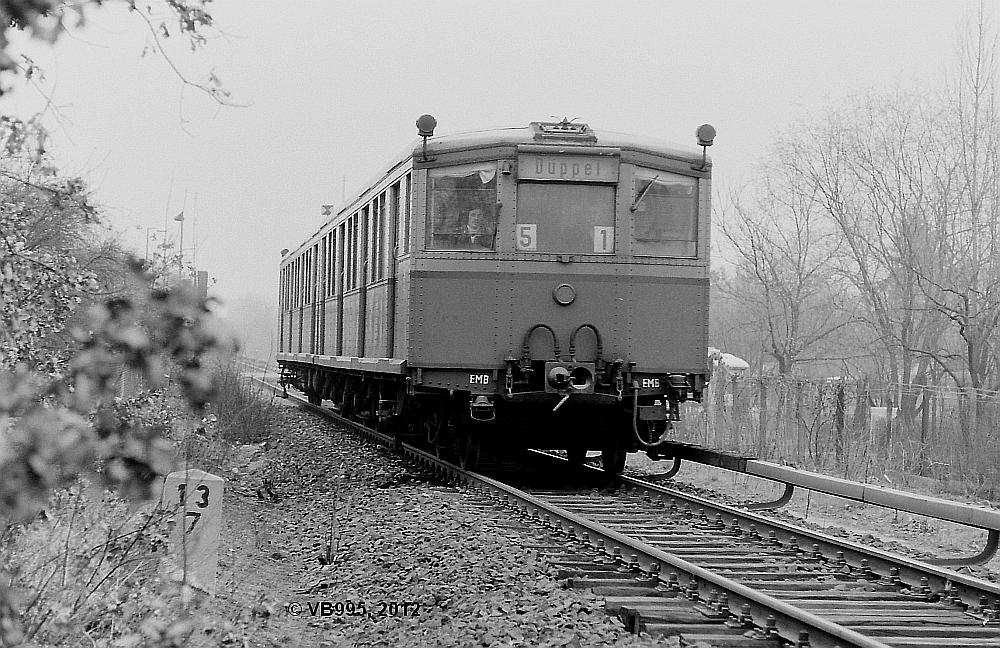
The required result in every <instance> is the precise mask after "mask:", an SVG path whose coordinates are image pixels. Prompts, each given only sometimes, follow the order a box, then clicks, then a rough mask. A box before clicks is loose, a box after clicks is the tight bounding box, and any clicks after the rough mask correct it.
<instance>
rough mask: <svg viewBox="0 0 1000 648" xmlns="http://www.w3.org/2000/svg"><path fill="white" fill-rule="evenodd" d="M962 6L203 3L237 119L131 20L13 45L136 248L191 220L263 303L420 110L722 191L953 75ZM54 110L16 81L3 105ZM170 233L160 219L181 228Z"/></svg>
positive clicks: (65, 158) (235, 284)
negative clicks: (571, 139) (518, 129)
mask: <svg viewBox="0 0 1000 648" xmlns="http://www.w3.org/2000/svg"><path fill="white" fill-rule="evenodd" d="M976 6H977V5H976V4H975V3H971V2H958V1H953V0H943V1H936V2H929V1H928V2H884V1H883V2H870V1H859V2H837V3H820V2H816V3H803V2H801V1H796V2H762V1H758V2H753V3H749V2H734V1H730V2H662V1H653V2H621V3H617V2H608V1H606V0H605V1H603V2H539V1H535V2H519V1H514V0H507V1H504V2H499V3H470V2H431V1H424V2H391V3H390V2H375V1H371V0H370V1H367V2H352V3H346V2H333V1H325V0H323V1H321V0H299V1H296V2H279V1H277V0H275V1H272V2H263V1H256V0H214V2H212V3H211V5H210V7H211V8H212V11H213V13H214V16H215V19H216V22H217V26H218V28H219V32H220V33H219V34H218V35H217V36H216V37H214V38H212V39H211V41H210V43H209V44H208V46H207V47H205V48H203V49H202V50H200V51H199V53H198V54H196V55H194V56H191V55H190V54H189V53H188V52H187V51H186V48H185V45H184V43H183V42H182V41H181V40H179V39H176V38H174V39H170V41H168V44H169V51H170V53H171V60H172V61H173V62H174V63H175V64H176V65H177V66H178V67H179V68H180V69H181V70H182V71H183V73H184V74H185V75H187V76H188V77H189V78H191V79H192V80H202V79H204V78H206V77H207V75H208V74H209V72H214V74H215V75H216V76H218V77H219V78H220V79H221V80H222V81H223V82H224V84H225V86H226V88H227V89H228V90H229V91H231V93H232V96H233V100H234V101H236V102H241V103H245V104H247V107H244V108H226V107H220V106H218V105H217V104H216V103H214V102H213V101H212V100H211V99H209V98H208V97H206V96H204V95H203V94H201V93H199V92H198V91H196V90H193V89H191V88H184V87H183V84H182V83H181V82H180V80H179V79H178V77H177V76H176V75H175V73H174V72H173V71H172V70H171V69H170V67H169V66H168V65H167V64H166V62H165V61H164V60H163V59H162V57H159V56H142V53H143V50H144V48H145V47H146V46H147V45H149V44H150V36H149V32H148V31H146V27H145V25H144V23H142V22H141V21H139V20H138V19H137V18H136V17H135V16H134V15H129V14H128V13H127V12H125V11H124V10H122V9H121V8H114V7H108V8H105V9H101V10H95V11H91V12H90V13H89V25H88V27H87V28H86V29H84V30H82V31H79V32H76V33H74V34H72V35H71V36H67V37H63V38H62V39H61V40H60V41H59V42H58V43H57V44H56V45H55V47H49V46H48V45H45V44H43V43H39V42H26V41H25V40H19V41H16V45H17V47H18V48H19V50H20V51H25V52H28V53H30V55H31V56H32V58H34V59H35V61H36V62H37V63H39V64H40V65H41V66H42V67H43V68H44V70H45V72H46V78H45V81H44V84H43V87H44V88H45V89H46V91H47V92H49V93H51V96H52V99H53V105H54V106H56V107H57V108H58V111H52V110H50V111H48V112H47V113H46V117H45V121H46V123H47V124H48V125H49V127H50V128H51V130H52V136H53V141H52V142H50V149H51V150H52V151H53V153H54V155H55V156H56V159H57V161H58V163H59V164H60V166H61V167H62V169H63V170H64V171H65V172H67V173H71V174H79V175H82V176H83V177H84V178H86V179H87V180H88V181H89V183H90V185H91V187H92V188H93V191H94V193H95V195H96V198H97V200H98V202H100V203H101V204H103V205H104V206H105V208H106V213H107V215H108V217H109V219H110V221H111V222H112V224H113V225H115V226H116V227H117V228H119V229H121V230H122V231H124V232H126V237H127V239H128V240H129V241H131V242H132V244H133V245H134V246H135V249H137V250H138V251H140V252H142V251H143V246H144V244H145V237H146V228H148V227H152V228H157V227H163V224H164V217H165V216H167V217H171V218H172V217H173V216H174V215H175V214H177V213H178V212H180V211H181V210H184V212H185V214H186V215H187V217H188V218H187V221H186V224H185V233H184V237H185V248H186V249H187V252H186V253H187V255H188V256H189V257H190V255H192V254H193V253H194V252H195V250H194V245H195V244H196V246H197V250H196V252H197V264H198V266H199V267H202V268H204V269H207V270H208V271H209V272H210V273H211V275H212V276H213V277H216V278H217V281H218V283H217V284H216V286H215V292H216V293H217V294H218V295H220V296H221V297H222V298H223V299H230V300H234V299H237V298H240V297H243V296H246V295H248V294H255V295H260V296H262V297H264V298H266V299H270V300H274V299H275V295H276V283H277V282H276V277H277V266H278V261H279V258H280V255H279V252H280V250H281V248H283V247H289V248H294V247H296V246H297V245H298V244H299V243H300V242H301V241H302V240H303V239H304V238H305V237H306V236H308V235H309V234H311V233H312V232H314V231H315V230H316V228H317V227H318V226H319V224H320V222H321V216H320V205H321V204H324V203H335V204H338V205H339V204H340V202H341V192H342V182H343V180H344V178H345V177H346V185H347V191H348V197H350V196H351V195H352V194H353V193H355V192H356V190H358V189H359V188H360V185H361V183H363V182H364V181H366V180H368V179H369V178H371V177H372V176H374V175H376V174H377V173H381V172H382V171H384V170H385V169H386V168H387V167H386V164H387V163H388V162H389V160H390V158H391V157H392V156H394V155H396V154H397V153H399V152H400V151H402V150H403V148H404V147H405V146H406V145H407V144H408V143H409V142H410V141H411V140H412V139H413V138H414V137H415V136H416V132H415V128H414V120H415V119H416V117H417V116H418V115H420V114H421V113H425V112H428V113H431V114H433V115H434V116H435V117H436V118H437V120H438V131H437V132H438V134H442V133H447V132H455V131H462V130H469V129H479V128H486V127H500V126H524V125H527V123H528V122H529V121H532V120H546V119H549V118H550V117H551V116H557V117H560V118H561V117H563V116H566V117H570V118H572V117H579V118H580V121H583V122H587V123H589V124H590V125H591V126H594V127H597V128H600V127H603V128H608V129H612V130H616V131H622V132H633V133H647V134H649V135H651V136H656V137H658V138H661V139H668V140H673V141H676V142H679V143H683V144H692V145H693V144H694V129H695V128H696V127H697V126H698V125H699V124H701V123H704V122H709V123H712V124H713V125H714V126H715V127H716V128H717V130H718V137H717V138H716V144H715V146H714V147H713V148H712V149H711V151H710V153H711V154H712V156H713V158H714V161H715V167H714V173H715V179H716V189H720V188H721V189H723V190H724V189H725V188H726V187H727V186H729V185H735V184H737V183H739V182H741V181H743V179H744V178H746V177H747V175H748V173H749V170H750V169H751V168H752V165H754V164H757V163H760V162H762V161H764V160H765V158H764V157H763V156H764V153H765V149H766V147H767V145H768V142H769V141H770V140H771V138H772V137H773V135H774V134H775V133H777V132H780V131H781V130H782V129H785V128H787V127H789V125H790V124H791V123H792V121H793V120H794V119H796V118H799V117H801V116H803V115H804V114H806V113H807V112H808V111H815V110H822V108H823V107H824V106H825V105H829V104H831V103H837V102H839V101H842V99H843V98H844V97H845V96H847V95H850V94H855V93H862V92H865V91H866V90H867V89H869V88H888V87H894V86H903V87H913V86H919V85H926V86H928V87H930V86H933V85H935V84H937V83H939V81H940V79H941V78H942V77H943V75H944V74H946V73H947V71H948V70H949V68H950V67H952V66H953V64H954V60H955V56H956V55H955V51H956V38H957V35H958V32H959V29H960V26H961V25H962V24H963V20H964V19H965V18H966V16H967V15H968V14H969V13H970V12H971V11H973V10H974V9H975V7H976ZM43 104H44V99H43V98H42V97H41V96H40V94H39V92H38V91H37V90H36V89H35V88H33V87H31V86H25V85H23V83H18V84H17V85H16V89H15V92H13V93H11V94H10V95H8V96H6V97H4V98H2V99H0V111H3V112H14V113H17V114H20V115H22V116H24V115H30V114H31V113H32V112H34V111H37V110H39V109H40V108H41V106H42V105H43ZM174 225H175V223H173V222H172V220H171V221H170V226H171V235H173V236H176V230H174V229H173V226H174Z"/></svg>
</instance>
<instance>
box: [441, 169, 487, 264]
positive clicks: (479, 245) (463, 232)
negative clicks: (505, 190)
mask: <svg viewBox="0 0 1000 648" xmlns="http://www.w3.org/2000/svg"><path fill="white" fill-rule="evenodd" d="M428 176H429V177H428V183H429V185H430V200H429V201H428V205H427V249H428V250H493V249H494V246H495V244H496V225H497V224H496V209H497V165H496V163H495V162H493V163H490V164H466V165H463V166H459V167H451V168H448V169H434V170H432V171H430V172H429V174H428Z"/></svg>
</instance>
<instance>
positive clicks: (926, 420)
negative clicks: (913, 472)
mask: <svg viewBox="0 0 1000 648" xmlns="http://www.w3.org/2000/svg"><path fill="white" fill-rule="evenodd" d="M920 394H921V396H920V455H919V456H918V457H917V474H918V475H921V476H923V475H926V474H927V430H928V428H929V427H930V422H931V402H930V397H931V396H930V392H929V391H928V390H927V386H926V385H924V386H923V387H922V388H921V390H920Z"/></svg>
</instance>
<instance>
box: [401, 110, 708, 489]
mask: <svg viewBox="0 0 1000 648" xmlns="http://www.w3.org/2000/svg"><path fill="white" fill-rule="evenodd" d="M546 126H551V125H545V124H532V126H531V129H530V133H529V135H533V136H532V137H529V138H527V141H516V142H512V141H509V140H507V141H503V140H501V141H484V142H483V143H482V145H481V146H479V147H476V146H474V145H471V144H470V143H469V141H468V140H466V141H463V142H462V143H461V144H462V145H461V146H455V147H453V148H454V149H455V150H453V151H452V150H450V149H449V142H448V140H447V138H442V139H441V141H439V142H437V143H435V145H434V146H432V147H430V149H429V150H430V155H428V156H427V158H426V159H422V158H423V156H421V155H419V154H418V155H417V156H415V161H414V169H415V172H414V179H415V182H416V183H417V187H416V188H417V191H415V194H416V195H417V196H424V197H425V198H426V199H425V200H418V201H416V203H415V205H414V208H415V212H414V214H415V217H414V229H415V231H414V236H415V238H416V240H417V241H419V244H418V245H420V246H422V248H423V249H422V250H421V251H420V252H418V253H417V254H415V256H414V259H413V262H412V269H411V274H410V281H411V285H410V291H409V293H410V307H409V314H410V321H409V327H408V328H409V331H410V335H409V349H408V362H409V367H410V377H411V381H412V383H413V388H414V390H415V392H416V393H417V394H419V393H421V392H423V391H426V392H428V393H441V392H442V391H447V392H448V393H449V394H451V397H452V398H453V399H458V400H459V401H460V402H461V407H462V409H463V410H464V411H463V412H462V413H461V416H462V418H463V419H464V420H463V421H462V422H461V423H462V424H461V425H460V426H459V427H460V428H463V429H460V430H459V431H458V433H459V434H460V435H464V436H469V435H471V436H472V437H473V438H482V437H484V436H485V437H486V438H488V439H489V440H490V441H492V442H494V443H496V444H498V445H504V446H521V447H538V448H561V449H568V450H569V451H570V454H571V457H574V458H576V459H580V457H581V456H582V453H583V452H585V451H587V450H601V451H603V453H604V458H605V465H606V467H608V468H610V469H611V470H620V469H621V467H622V466H623V464H624V456H625V452H627V451H631V450H635V449H639V448H641V447H645V446H646V445H647V444H650V443H651V442H655V440H656V439H658V438H659V437H660V436H661V434H662V433H663V432H664V431H665V430H666V429H667V428H668V427H669V425H670V424H671V422H672V421H675V420H677V418H678V416H679V408H678V405H679V403H680V402H682V401H684V400H686V399H696V400H700V398H701V392H702V389H703V387H704V383H705V375H706V370H707V367H706V353H705V349H706V347H707V320H708V289H709V279H708V248H709V246H708V243H709V238H708V237H709V216H708V215H709V196H710V190H711V187H710V177H709V166H708V164H706V162H705V160H704V157H703V155H702V154H701V152H698V151H696V150H695V151H694V152H690V151H687V152H679V151H678V150H677V149H676V148H670V149H666V150H664V149H661V148H657V147H655V146H649V145H646V144H643V143H641V142H635V141H634V140H627V139H625V140H621V139H616V138H614V137H609V138H607V141H605V140H604V138H602V140H601V141H598V138H597V137H596V135H594V133H593V132H592V131H590V129H589V128H587V127H586V126H585V125H570V126H571V127H573V128H572V129H569V130H567V129H566V128H565V125H563V127H564V130H563V131H562V132H557V133H555V135H554V136H553V137H551V138H546V137H545V128H546ZM522 130H523V129H522ZM539 135H541V136H539ZM464 445H465V446H468V445H469V443H466V444H464ZM653 452H655V448H654V449H653Z"/></svg>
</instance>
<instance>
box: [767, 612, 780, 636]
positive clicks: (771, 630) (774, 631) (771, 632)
mask: <svg viewBox="0 0 1000 648" xmlns="http://www.w3.org/2000/svg"><path fill="white" fill-rule="evenodd" d="M764 636H766V637H767V638H768V639H777V638H778V620H777V619H775V618H774V616H773V615H768V617H767V621H765V622H764Z"/></svg>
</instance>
